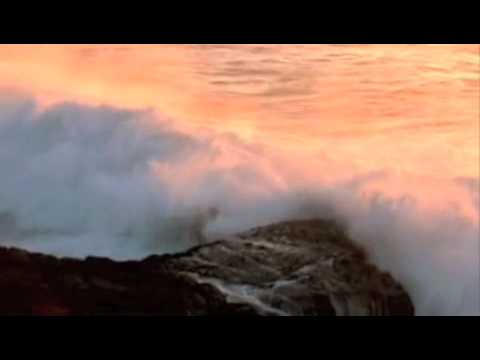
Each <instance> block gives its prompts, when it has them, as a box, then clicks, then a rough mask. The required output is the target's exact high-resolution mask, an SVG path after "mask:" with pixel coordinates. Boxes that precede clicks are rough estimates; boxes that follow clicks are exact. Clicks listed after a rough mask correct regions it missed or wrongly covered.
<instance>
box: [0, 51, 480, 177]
mask: <svg viewBox="0 0 480 360" xmlns="http://www.w3.org/2000/svg"><path fill="white" fill-rule="evenodd" d="M479 56H480V55H479V46H478V45H358V46H355V45H345V46H333V45H269V46H267V45H155V46H154V45H142V46H140V45H131V46H123V45H111V46H103V45H102V46H100V45H94V46H88V45H82V46H81V45H65V46H58V45H31V46H27V45H18V46H14V45H2V46H0V88H2V89H9V90H12V89H14V90H19V91H26V92H29V93H32V94H34V96H36V97H37V98H38V99H40V101H41V102H42V104H44V105H49V104H53V103H56V102H60V101H65V100H73V101H79V102H84V103H89V104H108V105H113V106H119V107H123V108H145V107H148V108H153V109H156V110H158V111H159V112H161V113H163V114H166V115H168V116H169V117H172V118H174V119H176V120H177V121H178V123H179V124H180V125H181V126H184V127H187V128H191V127H197V126H201V127H205V128H207V129H213V130H215V131H232V132H234V133H236V134H237V135H239V136H241V137H242V138H244V139H246V140H249V141H254V142H262V143H264V144H266V145H268V146H271V147H274V148H276V149H278V150H279V151H283V152H285V153H287V154H288V155H289V156H290V157H292V158H296V159H299V161H300V162H301V161H302V160H300V159H306V158H308V159H311V160H310V161H315V159H325V158H326V159H330V160H332V161H334V162H336V163H338V164H344V165H345V167H348V168H350V169H354V170H357V171H371V170H376V169H387V170H391V171H394V172H400V173H406V174H418V175H425V176H430V177H434V178H446V177H447V178H450V177H458V176H464V177H475V178H478V177H479V161H480V157H479V117H480V105H479V96H480V79H479V77H480V64H479V62H480V58H479ZM312 159H313V160H312ZM337 171H341V170H339V169H337Z"/></svg>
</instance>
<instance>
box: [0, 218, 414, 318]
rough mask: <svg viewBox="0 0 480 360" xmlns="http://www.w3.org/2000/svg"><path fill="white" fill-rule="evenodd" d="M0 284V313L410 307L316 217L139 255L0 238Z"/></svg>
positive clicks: (400, 310) (352, 311) (326, 311)
mask: <svg viewBox="0 0 480 360" xmlns="http://www.w3.org/2000/svg"><path fill="white" fill-rule="evenodd" d="M0 294H1V296H0V314H38V315H42V314H44V315H89V314H92V315H93V314H95V315H98V314H102V315H114V314H125V315H128V314H156V315H413V307H412V304H411V301H410V299H409V297H408V295H407V294H406V293H405V292H404V291H403V289H402V288H401V286H400V285H399V284H397V283H396V282H395V281H394V280H393V279H392V278H391V277H390V276H389V275H388V274H385V273H382V272H380V271H379V270H377V269H376V268H375V267H374V266H372V265H370V264H369V263H368V262H367V260H366V256H365V254H364V253H363V252H362V251H361V250H360V249H358V248H357V247H355V246H354V245H353V244H352V243H351V242H350V241H349V239H348V238H347V237H346V236H345V234H344V233H343V232H342V231H341V230H340V229H339V227H337V226H336V225H335V224H333V223H331V222H328V221H321V220H309V221H295V222H284V223H279V224H274V225H270V226H267V227H262V228H256V229H253V230H251V231H249V232H246V233H243V234H239V235H238V236H236V237H232V238H228V239H223V240H219V241H215V242H212V243H209V244H205V245H201V246H198V247H195V248H193V249H191V250H189V251H188V252H185V253H181V254H176V255H163V256H156V255H154V256H150V257H148V258H146V259H144V260H142V261H127V262H115V261H112V260H109V259H104V258H94V257H90V258H87V259H85V260H75V259H66V258H64V259H58V258H55V257H52V256H46V255H40V254H31V253H28V252H26V251H22V250H18V249H6V248H0Z"/></svg>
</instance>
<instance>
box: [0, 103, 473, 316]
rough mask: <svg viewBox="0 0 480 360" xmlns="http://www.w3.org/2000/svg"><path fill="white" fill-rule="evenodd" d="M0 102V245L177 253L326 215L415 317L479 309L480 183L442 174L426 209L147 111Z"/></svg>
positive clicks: (359, 178) (383, 175)
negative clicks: (388, 279) (390, 279)
mask: <svg viewBox="0 0 480 360" xmlns="http://www.w3.org/2000/svg"><path fill="white" fill-rule="evenodd" d="M0 99H1V100H0V169H1V174H0V244H3V245H9V246H18V247H23V248H26V249H29V250H35V251H41V252H46V253H51V254H55V255H60V256H74V257H84V256H87V255H97V256H108V257H112V258H117V259H129V258H141V257H143V256H147V255H149V254H152V253H169V252H176V251H181V250H184V249H187V248H188V247H189V246H191V245H194V244H197V243H198V241H199V240H200V239H199V234H201V236H202V237H206V238H215V237H218V236H224V235H228V234H232V233H235V232H238V231H242V230H246V229H248V228H250V227H254V226H258V225H264V224H268V223H271V222H275V221H280V220H285V219H295V218H310V217H333V218H336V219H338V220H339V221H341V222H342V223H344V224H345V226H346V227H347V229H348V231H349V233H350V234H351V236H352V238H353V239H354V240H355V241H356V242H357V243H359V244H360V245H362V246H364V247H365V248H366V249H367V251H368V253H369V255H370V258H371V260H372V261H373V262H374V263H375V264H376V265H377V266H379V267H380V268H382V269H384V270H387V271H390V272H391V273H392V274H393V276H394V277H396V278H397V279H398V280H399V281H400V282H401V283H402V284H403V285H404V286H405V287H406V289H407V291H408V292H409V293H410V294H411V296H412V298H413V301H414V303H415V307H416V311H417V314H444V315H453V314H479V312H480V310H479V264H478V263H479V225H478V221H476V220H475V216H474V217H472V216H471V213H470V214H467V213H466V211H465V209H469V210H470V211H474V214H475V215H476V216H477V218H478V191H476V188H475V184H477V185H478V179H471V178H468V179H444V182H445V183H448V184H449V188H451V189H454V190H452V192H451V193H450V194H449V193H446V192H443V189H444V188H441V189H440V188H439V191H438V197H437V200H438V201H439V202H440V203H441V205H442V206H438V201H437V203H436V204H435V206H429V203H428V201H429V199H430V198H426V199H424V198H422V196H421V194H420V195H418V194H417V195H415V194H413V195H412V194H408V193H407V192H406V193H405V194H403V195H401V196H392V195H391V194H390V193H388V192H382V191H380V190H378V191H371V190H370V191H366V189H367V188H368V186H370V185H371V184H372V183H374V182H375V181H378V180H382V181H383V182H384V183H386V184H387V186H388V184H389V181H390V175H389V174H388V173H387V172H384V171H382V169H379V171H378V172H375V173H354V172H352V173H347V174H345V173H344V174H341V175H342V176H338V180H336V181H332V180H331V179H329V181H326V180H325V179H324V177H325V176H326V174H324V173H323V170H324V169H325V168H327V164H322V163H320V162H319V161H320V160H314V159H292V158H291V157H289V158H282V155H281V154H278V153H273V152H272V150H271V149H270V148H268V147H266V146H263V145H262V144H250V143H246V142H244V141H242V140H241V139H239V138H238V137H236V136H235V135H234V134H220V133H211V134H209V135H205V134H197V133H193V132H190V133H189V132H185V131H183V132H182V131H179V130H176V128H175V127H174V124H172V123H170V122H166V121H164V120H162V119H160V118H158V117H157V116H155V115H153V114H152V113H149V112H137V111H123V110H118V109H114V108H109V107H97V108H94V107H87V106H83V105H79V104H74V103H69V104H62V105H59V106H55V107H52V108H49V109H46V110H42V111H40V110H39V109H38V108H37V106H36V103H35V101H33V100H31V99H28V98H11V97H10V98H7V97H2V98H0ZM332 152H334V149H332ZM333 157H334V156H333ZM304 160H305V164H309V165H308V166H309V168H308V169H307V168H306V166H307V165H303V166H305V172H304V173H302V172H299V171H298V170H299V169H302V163H303V161H304ZM311 164H315V165H316V167H318V169H317V170H316V169H312V168H310V166H311ZM324 165H325V166H324ZM328 166H330V165H328ZM432 186H433V187H435V185H434V183H433V185H432ZM384 188H385V187H384ZM400 193H401V192H400ZM451 194H453V195H451ZM457 195H458V197H457ZM460 195H461V196H460ZM439 199H440V200H439ZM213 208H214V209H217V210H218V215H217V216H216V217H209V216H208V214H209V211H210V210H211V209H213ZM472 209H473V210H472ZM475 211H476V212H475Z"/></svg>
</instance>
